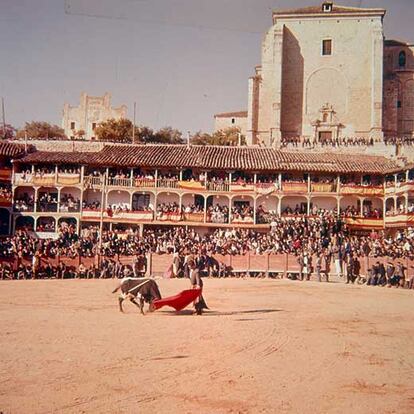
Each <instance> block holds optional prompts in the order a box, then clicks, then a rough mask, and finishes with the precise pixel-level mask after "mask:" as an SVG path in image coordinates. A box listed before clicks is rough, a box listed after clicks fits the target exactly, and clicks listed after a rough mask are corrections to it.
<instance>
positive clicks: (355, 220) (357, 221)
mask: <svg viewBox="0 0 414 414" xmlns="http://www.w3.org/2000/svg"><path fill="white" fill-rule="evenodd" d="M343 220H344V222H345V223H346V224H347V225H348V226H349V227H351V228H359V229H364V230H370V229H382V228H384V219H382V218H365V217H345V218H344V219H343Z"/></svg>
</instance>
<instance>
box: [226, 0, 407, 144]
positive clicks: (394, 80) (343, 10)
mask: <svg viewBox="0 0 414 414" xmlns="http://www.w3.org/2000/svg"><path fill="white" fill-rule="evenodd" d="M385 12H386V11H385V10H384V9H380V8H370V9H367V8H356V7H344V6H339V5H336V4H334V3H333V2H332V1H324V2H323V3H322V4H321V5H319V6H314V7H305V8H299V9H291V10H277V11H274V12H273V26H272V27H271V28H270V29H269V31H268V32H267V33H266V34H265V37H264V40H263V43H262V53H261V55H262V58H261V60H262V62H261V65H259V66H257V67H256V70H255V75H254V76H252V77H251V78H250V79H249V83H248V108H247V114H246V118H247V119H245V120H243V129H245V130H246V138H247V142H248V144H250V145H255V144H260V145H267V146H273V145H277V144H278V143H279V142H280V141H281V139H283V138H289V137H292V136H304V137H308V138H310V139H311V140H312V141H322V140H330V139H335V138H336V137H372V138H373V139H374V140H381V139H382V138H383V137H384V136H414V46H413V45H410V44H407V43H404V42H399V41H395V40H385V39H384V33H383V20H384V16H385ZM224 115H225V114H221V118H223V117H224Z"/></svg>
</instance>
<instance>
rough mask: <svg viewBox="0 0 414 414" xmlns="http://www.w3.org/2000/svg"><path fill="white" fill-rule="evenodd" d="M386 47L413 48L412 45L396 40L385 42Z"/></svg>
mask: <svg viewBox="0 0 414 414" xmlns="http://www.w3.org/2000/svg"><path fill="white" fill-rule="evenodd" d="M384 45H385V46H398V47H401V46H412V45H411V44H410V43H407V42H403V41H402V40H395V39H389V40H384Z"/></svg>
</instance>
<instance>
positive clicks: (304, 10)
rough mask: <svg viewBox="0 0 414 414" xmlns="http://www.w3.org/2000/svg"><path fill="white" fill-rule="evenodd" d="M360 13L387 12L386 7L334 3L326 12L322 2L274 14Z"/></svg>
mask: <svg viewBox="0 0 414 414" xmlns="http://www.w3.org/2000/svg"><path fill="white" fill-rule="evenodd" d="M355 13H357V14H359V13H378V14H385V9H378V8H375V9H368V8H360V7H345V6H337V5H336V4H333V5H332V11H331V12H324V11H323V10H322V4H320V5H319V6H310V7H301V8H298V9H286V10H274V11H273V16H279V15H283V16H284V15H287V14H292V15H297V14H300V15H304V14H323V15H327V16H329V15H330V14H355Z"/></svg>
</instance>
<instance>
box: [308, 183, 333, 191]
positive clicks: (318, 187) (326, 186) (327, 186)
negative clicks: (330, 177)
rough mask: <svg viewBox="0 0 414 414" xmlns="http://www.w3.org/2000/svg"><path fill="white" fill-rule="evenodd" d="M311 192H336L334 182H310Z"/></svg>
mask: <svg viewBox="0 0 414 414" xmlns="http://www.w3.org/2000/svg"><path fill="white" fill-rule="evenodd" d="M311 191H312V193H336V184H333V183H311Z"/></svg>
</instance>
